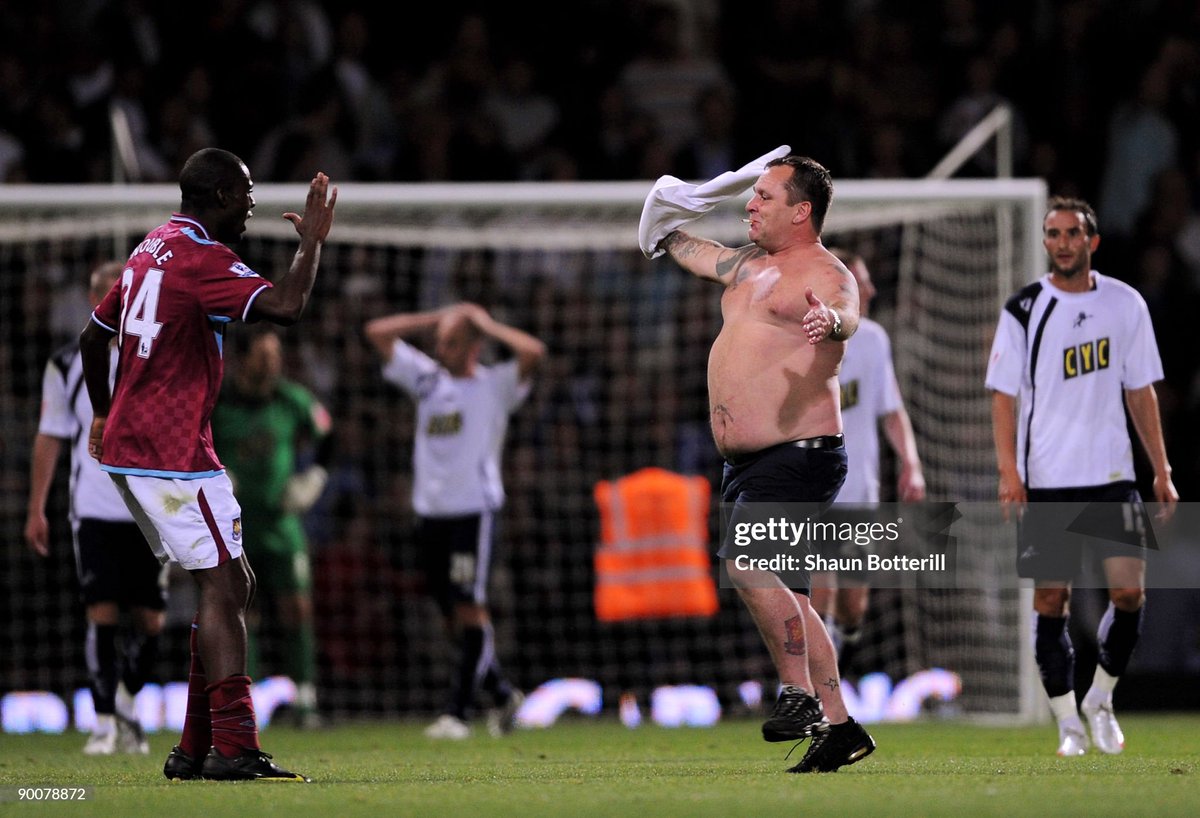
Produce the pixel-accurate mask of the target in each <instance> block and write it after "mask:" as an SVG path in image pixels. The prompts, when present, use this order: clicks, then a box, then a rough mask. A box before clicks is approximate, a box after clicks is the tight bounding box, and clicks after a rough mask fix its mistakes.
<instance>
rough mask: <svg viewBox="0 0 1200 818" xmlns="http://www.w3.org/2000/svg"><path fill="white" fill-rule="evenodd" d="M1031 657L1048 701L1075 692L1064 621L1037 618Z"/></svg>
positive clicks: (1072, 656)
mask: <svg viewBox="0 0 1200 818" xmlns="http://www.w3.org/2000/svg"><path fill="white" fill-rule="evenodd" d="M1033 655H1034V657H1035V658H1036V659H1037V666H1038V671H1039V672H1040V673H1041V676H1042V687H1044V688H1046V694H1047V695H1048V696H1050V698H1052V699H1053V698H1055V697H1056V696H1062V695H1063V694H1065V693H1070V692H1071V691H1072V690H1074V689H1075V648H1074V646H1072V644H1071V636H1070V634H1069V633H1068V632H1067V617H1065V616H1062V617H1058V616H1042V615H1041V614H1037V615H1036V619H1035V624H1034V639H1033Z"/></svg>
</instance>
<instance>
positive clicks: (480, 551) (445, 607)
mask: <svg viewBox="0 0 1200 818" xmlns="http://www.w3.org/2000/svg"><path fill="white" fill-rule="evenodd" d="M497 519H498V515H497V514H496V513H495V512H492V511H484V512H481V513H479V514H467V515H464V516H462V517H421V518H418V520H417V548H419V549H420V552H419V553H420V555H421V567H422V568H423V569H424V571H425V577H426V580H427V582H428V583H429V589H430V592H431V593H432V594H433V597H434V599H435V600H437V603H438V605H439V607H441V609H442V612H443V613H449V612H450V611H451V609H452V608H453V607H454V605H455V604H458V603H471V604H475V605H486V604H487V592H488V582H489V580H490V579H491V570H492V550H493V546H494V544H495V542H496V535H495V528H496V522H497Z"/></svg>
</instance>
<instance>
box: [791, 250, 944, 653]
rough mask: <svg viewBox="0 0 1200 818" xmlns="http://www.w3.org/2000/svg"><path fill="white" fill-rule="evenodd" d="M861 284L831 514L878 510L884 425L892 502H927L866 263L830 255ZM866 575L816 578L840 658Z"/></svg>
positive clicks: (852, 634) (860, 605) (845, 371)
mask: <svg viewBox="0 0 1200 818" xmlns="http://www.w3.org/2000/svg"><path fill="white" fill-rule="evenodd" d="M830 252H832V253H833V254H834V255H835V256H837V257H838V259H839V260H840V261H841V262H842V263H843V264H845V265H846V268H847V269H848V270H849V271H850V272H851V273H852V274H853V276H854V280H855V282H856V283H857V284H858V304H859V315H860V316H861V318H860V321H859V325H858V332H856V333H854V335H853V336H851V338H850V340H849V341H847V342H846V355H845V357H844V358H842V368H841V371H840V372H839V374H838V382H839V384H840V385H841V401H842V428H843V430H844V434H845V436H846V458H847V461H848V463H847V468H848V471H847V473H846V482H844V483H843V484H842V488H841V490H840V491H839V492H838V495H837V500H836V501H835V503H834V505H835V508H836V507H837V506H839V505H850V506H853V507H856V509H857V510H863V511H865V510H867V509H869V508H870V507H874V506H876V505H878V504H879V495H880V483H879V481H880V453H881V451H880V445H879V427H880V425H881V424H882V426H883V431H884V435H885V436H886V437H887V441H888V444H889V445H890V446H891V447H892V450H893V451H894V452H895V454H896V464H897V468H896V497H897V499H898V500H899V501H900V502H905V503H919V502H921V501H922V500H924V499H925V476H924V473H923V471H922V469H921V458H920V456H919V455H918V453H917V440H916V436H915V435H914V434H913V429H912V422H911V420H910V419H909V416H908V411H907V410H906V409H905V408H904V401H903V399H902V398H901V396H900V386H899V384H897V382H896V373H895V370H894V369H893V368H892V342H891V340H890V339H889V338H888V334H887V330H885V329H884V328H883V327H882V326H881V325H880V324H879V323H878V322H876V321H872V320H871V319H870V318H868V317H867V313H868V310H869V309H870V305H871V300H872V299H873V298H874V297H875V292H876V290H875V286H874V284H873V283H872V282H871V272H870V270H869V269H868V268H867V264H866V261H865V260H864V259H863V257H862V256H861V255H859V254H858V253H853V252H850V251H848V250H846V249H843V248H837V247H831V248H830ZM867 579H868V578H867V575H866V573H865V572H853V571H850V572H839V573H833V572H822V573H814V575H813V589H812V590H813V594H812V604H813V607H814V608H816V609H817V611H819V612H820V614H821V615H822V617H824V619H825V622H826V627H827V628H828V630H829V637H830V639H832V640H833V645H834V648H835V649H836V650H837V651H838V655H839V657H840V656H841V654H842V650H843V648H845V647H846V646H850V645H853V644H855V643H856V642H858V640H859V638H860V637H861V635H862V632H861V627H862V623H863V619H864V618H865V616H866V613H867V604H868V599H869V595H870V587H869V585H868V581H867Z"/></svg>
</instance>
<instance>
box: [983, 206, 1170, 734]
mask: <svg viewBox="0 0 1200 818" xmlns="http://www.w3.org/2000/svg"><path fill="white" fill-rule="evenodd" d="M1042 231H1043V238H1042V243H1043V245H1044V246H1045V248H1046V253H1047V254H1048V255H1049V257H1050V272H1049V273H1048V274H1047V275H1045V276H1043V277H1042V278H1041V279H1039V280H1038V281H1036V282H1034V283H1033V284H1030V285H1029V286H1027V287H1025V288H1024V289H1022V290H1020V291H1019V292H1018V293H1017V294H1016V295H1014V296H1013V297H1012V298H1010V299H1009V301H1008V303H1007V304H1006V305H1005V307H1004V310H1003V311H1002V312H1001V314H1000V322H999V325H998V327H997V330H996V337H995V340H994V341H993V344H992V352H991V358H990V360H989V363H988V369H987V388H988V389H990V390H992V425H993V434H994V437H995V445H996V459H997V466H998V468H999V472H1000V488H999V499H1000V505H1001V507H1002V508H1003V509H1004V512H1005V515H1006V517H1007V516H1008V515H1009V513H1010V511H1013V510H1017V511H1023V517H1022V518H1021V524H1020V528H1019V532H1020V533H1019V535H1018V556H1017V570H1018V573H1019V574H1020V575H1021V576H1022V577H1024V578H1027V579H1033V580H1034V581H1035V587H1034V600H1033V607H1034V611H1035V613H1036V628H1035V633H1034V655H1035V657H1036V659H1037V664H1038V669H1039V670H1040V672H1041V677H1042V685H1043V686H1044V687H1045V689H1046V693H1047V695H1048V696H1049V697H1050V707H1051V710H1052V711H1053V712H1054V716H1055V718H1056V720H1057V722H1058V730H1059V747H1058V754H1059V755H1060V756H1077V755H1083V754H1084V753H1085V752H1086V751H1087V748H1088V744H1089V742H1088V738H1087V735H1086V733H1085V732H1084V729H1083V724H1082V722H1081V721H1080V718H1079V713H1078V711H1077V710H1076V701H1075V692H1074V650H1073V648H1072V646H1071V639H1070V636H1069V633H1068V630H1067V616H1068V611H1067V603H1068V601H1069V599H1070V596H1071V583H1072V580H1073V579H1074V578H1075V576H1076V574H1077V572H1078V570H1079V568H1080V560H1081V557H1082V549H1083V545H1084V541H1083V539H1082V538H1081V537H1080V535H1077V534H1068V533H1067V531H1066V525H1067V524H1068V523H1069V522H1070V519H1063V520H1058V519H1056V514H1055V512H1056V511H1058V513H1059V514H1062V513H1064V512H1063V511H1062V510H1063V508H1064V504H1071V505H1077V504H1081V503H1086V504H1089V505H1088V509H1089V511H1090V510H1091V509H1092V508H1096V509H1100V510H1101V511H1100V515H1105V514H1109V513H1110V514H1111V516H1112V522H1111V526H1110V528H1106V529H1105V530H1113V532H1114V535H1113V537H1114V540H1118V539H1120V540H1124V541H1125V542H1127V543H1129V544H1123V545H1112V546H1111V547H1109V546H1096V547H1095V553H1096V554H1097V556H1098V557H1099V558H1100V559H1101V561H1102V566H1103V569H1104V574H1105V579H1106V581H1107V584H1108V596H1109V605H1108V610H1107V611H1106V612H1105V614H1104V616H1103V618H1102V619H1101V621H1100V627H1099V633H1098V634H1097V638H1098V642H1099V647H1100V651H1099V652H1100V658H1099V662H1098V664H1097V667H1096V672H1095V677H1094V679H1093V681H1092V685H1091V688H1090V689H1089V690H1088V692H1087V695H1085V696H1084V698H1083V702H1082V710H1083V714H1084V716H1085V717H1086V718H1087V720H1088V726H1089V727H1090V728H1091V739H1092V743H1094V744H1095V745H1096V747H1097V749H1099V750H1100V751H1101V752H1104V753H1110V754H1115V753H1119V752H1121V750H1122V749H1123V748H1124V746H1125V738H1124V735H1123V734H1122V732H1121V728H1120V726H1119V725H1118V724H1117V720H1116V718H1115V717H1114V715H1113V709H1112V692H1113V688H1114V687H1116V684H1117V680H1118V678H1119V677H1120V676H1121V674H1122V672H1123V671H1124V670H1125V667H1126V665H1127V664H1128V662H1129V657H1130V656H1131V655H1132V653H1133V649H1134V646H1135V645H1136V644H1137V639H1138V634H1139V632H1140V630H1141V626H1142V609H1143V604H1144V602H1145V556H1144V548H1145V546H1146V531H1147V530H1148V529H1149V520H1148V518H1147V515H1146V511H1145V508H1144V506H1143V505H1142V500H1141V497H1140V496H1139V494H1138V491H1137V488H1136V485H1135V475H1134V468H1133V444H1132V441H1131V440H1130V438H1129V433H1128V431H1127V426H1126V416H1125V410H1126V408H1128V411H1129V417H1130V418H1132V420H1133V425H1134V428H1135V429H1136V430H1137V434H1138V437H1139V438H1140V439H1141V442H1142V446H1143V447H1144V448H1145V450H1146V454H1147V455H1148V457H1149V461H1150V463H1151V465H1152V467H1153V469H1154V499H1155V501H1157V502H1158V503H1160V504H1162V506H1161V512H1160V513H1161V514H1162V515H1163V516H1167V515H1170V514H1171V513H1173V511H1174V508H1175V504H1176V503H1177V502H1178V500H1179V495H1178V493H1177V492H1176V490H1175V485H1174V484H1173V483H1172V481H1171V466H1170V464H1169V462H1168V460H1167V450H1166V445H1165V443H1164V441H1163V433H1162V421H1161V418H1160V416H1159V411H1158V397H1157V395H1156V393H1155V390H1154V383H1155V381H1158V380H1161V379H1162V377H1163V369H1162V362H1161V361H1160V359H1159V355H1158V347H1157V346H1156V344H1155V340H1154V329H1153V327H1152V326H1151V323H1150V314H1149V312H1148V310H1147V309H1146V303H1145V301H1143V300H1142V297H1141V296H1140V295H1139V294H1138V293H1137V291H1135V290H1134V289H1133V288H1132V287H1129V286H1128V285H1126V284H1123V283H1122V282H1120V281H1117V280H1116V279H1112V278H1108V277H1106V276H1103V275H1101V274H1100V273H1098V272H1096V271H1095V270H1093V269H1092V267H1091V261H1092V254H1093V253H1094V252H1095V251H1096V248H1097V247H1098V245H1099V244H1100V236H1099V234H1098V233H1097V230H1096V214H1095V211H1093V209H1092V207H1091V206H1090V205H1089V204H1088V203H1087V202H1085V201H1083V200H1081V199H1068V198H1061V197H1056V198H1053V199H1051V200H1050V203H1049V207H1048V210H1047V212H1046V216H1045V219H1044V220H1043V222H1042ZM1026 502H1028V503H1030V504H1031V505H1029V506H1028V507H1026V506H1025V504H1026ZM1039 504H1041V505H1039ZM1092 504H1095V505H1092ZM1066 508H1067V509H1068V510H1067V511H1066V512H1065V513H1066V514H1068V515H1069V516H1070V518H1072V519H1073V518H1074V517H1075V516H1076V514H1075V513H1074V512H1072V511H1070V510H1069V509H1070V505H1067V506H1066ZM1101 522H1102V523H1105V524H1106V525H1107V521H1104V520H1102V521H1101ZM1122 532H1123V533H1122ZM1092 542H1096V541H1094V540H1093V541H1092Z"/></svg>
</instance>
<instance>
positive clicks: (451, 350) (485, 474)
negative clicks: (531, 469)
mask: <svg viewBox="0 0 1200 818" xmlns="http://www.w3.org/2000/svg"><path fill="white" fill-rule="evenodd" d="M430 331H432V332H434V334H435V342H436V343H435V347H434V353H433V357H430V356H429V355H426V354H425V353H424V352H422V351H420V350H419V349H417V348H416V347H414V346H412V345H410V344H409V343H407V342H406V341H405V340H404V339H405V338H411V337H413V336H416V335H418V334H423V333H427V332H430ZM366 334H367V337H368V338H369V339H370V341H371V343H372V345H374V347H375V348H376V349H377V350H378V352H379V354H380V355H381V356H382V357H383V360H384V361H385V363H384V367H383V376H384V378H385V379H387V380H388V381H390V382H391V383H393V384H395V385H396V386H398V387H400V388H401V389H403V390H404V392H405V393H407V394H408V395H409V396H410V397H411V398H412V399H413V400H414V401H415V402H416V404H417V428H416V435H415V437H416V443H415V445H414V451H413V498H412V500H413V510H414V511H416V513H417V518H418V521H417V522H418V526H417V531H418V533H417V539H418V545H419V547H420V549H421V557H422V561H423V562H424V564H425V568H426V574H427V577H428V579H429V582H430V585H431V587H432V588H433V589H434V593H435V595H436V597H437V601H438V603H439V605H440V606H441V609H442V613H443V615H444V617H445V618H446V621H447V624H448V625H450V626H451V627H452V629H453V632H454V633H455V635H456V637H457V641H458V643H459V648H460V658H459V668H458V673H457V676H456V678H455V682H454V684H452V685H451V693H450V700H449V703H448V704H447V706H446V708H445V711H444V712H443V713H442V714H441V716H440V717H439V718H438V719H437V720H436V721H435V722H434V723H433V724H431V725H430V726H429V728H428V729H427V730H426V731H425V733H426V735H427V736H429V737H431V738H446V739H463V738H466V737H467V736H469V735H470V732H471V730H470V726H469V720H470V718H471V715H472V712H473V710H474V708H475V700H476V697H477V695H478V694H479V692H480V691H483V692H486V693H488V694H490V695H491V697H492V699H493V701H494V702H495V705H496V706H495V707H494V708H493V709H492V711H491V713H490V714H489V724H488V727H489V730H490V731H491V732H492V733H493V734H494V735H498V734H502V733H505V732H507V731H508V730H509V729H511V728H512V725H513V720H514V717H515V716H516V712H517V709H518V708H519V707H520V704H521V702H522V700H523V698H524V697H523V695H522V694H521V692H520V691H519V690H517V689H516V688H515V687H513V686H512V685H511V684H510V683H509V682H508V680H507V679H505V677H504V675H503V674H502V673H501V670H500V664H499V661H498V660H497V658H496V650H495V635H494V631H493V629H492V622H491V617H490V615H489V613H488V606H487V586H488V579H489V573H490V569H491V563H492V547H493V544H494V542H495V523H496V520H497V517H498V512H499V510H500V508H501V506H502V505H503V503H504V486H503V483H502V482H501V479H500V456H501V452H502V450H503V447H504V436H505V432H506V430H507V427H508V418H509V416H510V415H511V414H512V412H513V411H515V410H516V408H517V407H518V406H520V405H521V403H522V402H523V401H524V400H525V398H526V397H527V396H528V394H529V388H530V383H529V379H530V376H531V375H532V374H533V371H534V369H535V368H536V367H537V366H538V364H539V363H540V362H541V360H542V358H543V357H545V354H546V347H545V345H544V344H543V343H542V342H541V341H539V340H538V339H536V338H534V337H533V336H531V335H528V334H527V333H525V332H522V331H521V330H518V329H516V328H514V327H510V326H507V325H505V324H502V323H500V322H499V321H497V320H495V319H494V318H492V317H491V316H490V315H488V313H487V311H485V310H484V309H483V308H482V307H479V306H478V305H475V304H455V305H453V306H449V307H445V308H443V309H440V310H434V311H430V312H419V313H401V314H398V315H391V316H387V317H384V318H378V319H375V320H373V321H370V322H369V323H368V324H367V325H366ZM485 338H491V339H494V340H496V341H498V342H499V343H501V344H503V345H504V346H506V347H508V349H509V350H511V352H512V353H513V354H514V355H515V359H514V360H510V361H506V362H504V363H500V364H496V365H494V366H484V365H482V364H480V363H479V356H480V352H481V351H482V347H483V341H484V340H485Z"/></svg>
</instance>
